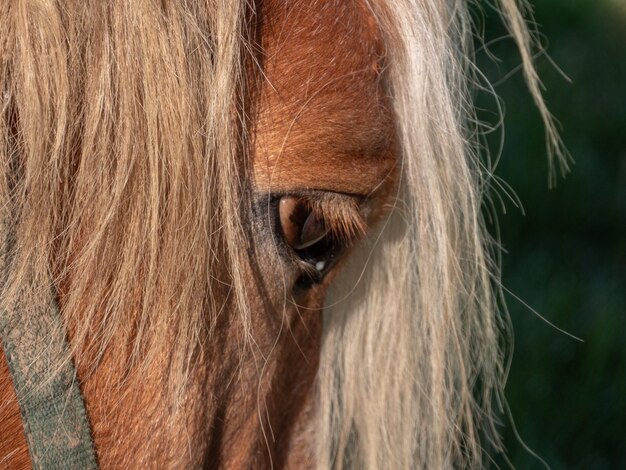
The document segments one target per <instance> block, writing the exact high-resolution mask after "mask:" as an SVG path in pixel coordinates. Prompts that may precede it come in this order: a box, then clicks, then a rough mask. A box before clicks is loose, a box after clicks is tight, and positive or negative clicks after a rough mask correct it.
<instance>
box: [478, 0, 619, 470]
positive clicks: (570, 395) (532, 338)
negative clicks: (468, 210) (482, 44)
mask: <svg viewBox="0 0 626 470" xmlns="http://www.w3.org/2000/svg"><path fill="white" fill-rule="evenodd" d="M532 1H533V3H534V16H535V19H536V21H537V24H538V30H539V31H540V33H541V35H542V42H543V44H544V46H546V49H547V51H548V54H549V56H550V57H551V58H552V59H553V60H554V61H555V62H556V64H558V66H559V67H560V68H561V69H562V70H563V71H564V72H565V74H567V76H569V78H570V79H571V81H572V83H568V81H567V80H565V79H564V78H563V77H562V76H561V74H560V73H559V72H558V71H557V69H556V68H555V67H554V66H553V65H552V64H551V63H550V61H549V60H547V59H546V57H538V58H537V65H538V69H539V74H540V76H541V77H542V80H543V82H544V85H545V87H546V90H545V97H546V100H547V103H548V106H549V108H550V109H551V111H552V113H553V114H554V115H555V116H556V118H557V119H558V120H559V122H560V123H561V126H562V137H563V140H564V142H565V145H566V146H567V148H568V150H569V152H570V154H571V156H572V158H573V160H574V161H575V163H574V164H573V165H572V167H571V172H570V174H569V175H567V177H566V178H565V179H563V178H559V180H558V183H557V186H556V188H555V189H549V188H548V164H547V158H546V150H545V140H544V132H543V128H542V125H541V120H540V117H539V114H538V112H537V110H536V108H535V107H534V106H533V104H532V100H531V98H530V95H529V93H528V91H527V90H526V88H525V86H524V83H523V79H522V76H521V73H515V74H513V75H512V76H511V77H510V78H508V79H506V80H504V81H502V82H501V83H499V84H497V86H496V92H497V93H498V94H499V95H500V96H501V97H502V99H503V101H504V104H505V107H506V110H505V113H506V115H505V121H504V131H505V138H506V140H505V145H504V149H503V154H502V159H501V161H500V163H499V165H498V167H497V170H496V172H495V174H496V175H497V176H499V177H501V178H502V179H503V180H505V181H506V182H508V183H509V184H510V185H511V187H512V188H513V190H514V191H515V193H516V194H517V195H518V196H519V198H520V200H521V202H522V204H523V207H524V212H525V215H523V214H522V211H520V210H519V209H517V208H516V207H515V205H514V204H513V203H512V202H511V201H510V200H506V199H505V207H506V213H503V210H502V209H501V208H499V209H498V218H499V226H500V230H501V235H500V238H501V241H502V244H503V247H504V249H505V250H506V253H504V254H503V259H502V268H503V284H504V286H505V288H506V289H509V290H510V291H511V292H513V293H514V294H515V295H516V296H519V297H520V298H521V299H523V300H524V302H526V303H527V304H528V305H530V306H531V307H532V308H534V309H535V310H537V311H538V312H539V313H541V315H543V316H545V317H546V318H547V319H548V320H549V321H550V322H552V323H554V324H556V325H558V326H559V327H560V328H562V329H564V330H566V331H568V332H570V333H572V334H573V335H576V336H578V337H580V338H582V339H583V340H584V343H580V342H578V341H575V340H573V339H571V338H570V337H568V336H566V335H564V334H562V333H560V332H559V331H557V330H556V329H554V328H553V327H551V326H549V325H548V324H546V323H545V322H544V321H543V320H541V319H540V318H538V317H537V316H535V315H534V314H533V313H532V312H531V311H530V310H529V309H528V308H526V307H525V306H524V305H522V304H521V303H520V302H519V301H518V300H516V299H515V298H514V297H513V296H511V295H508V294H507V295H506V300H507V305H508V308H509V312H510V315H511V319H512V323H513V328H514V335H515V347H514V354H513V360H512V366H511V371H510V375H509V379H508V382H507V387H506V396H507V398H508V402H509V405H510V408H511V412H512V415H513V418H514V421H515V424H516V426H517V429H518V431H519V434H520V436H521V438H522V439H523V441H524V442H525V443H526V444H527V445H528V446H529V447H530V448H531V449H533V451H535V452H536V453H537V454H539V455H540V456H541V457H542V458H543V459H544V460H545V461H546V462H547V463H548V464H549V465H550V467H551V468H553V469H620V468H626V307H625V306H626V0H532ZM481 17H482V19H481ZM476 20H477V22H478V23H479V24H482V25H484V27H485V35H486V37H487V41H489V40H495V42H493V43H492V44H491V45H490V46H489V50H490V51H491V52H492V53H493V54H495V56H497V57H498V58H499V59H500V62H495V63H494V62H493V61H490V60H489V59H488V56H487V54H486V53H485V51H484V49H483V50H480V51H479V52H478V61H479V65H480V66H481V68H482V69H483V70H484V71H485V72H486V74H487V77H488V78H489V79H490V81H492V82H494V83H497V82H498V81H501V79H502V78H503V77H506V76H507V74H508V73H509V72H511V71H513V70H514V69H515V68H516V66H517V65H518V64H519V63H520V59H519V56H518V54H517V53H516V50H515V47H514V45H513V43H512V41H511V40H510V39H503V40H498V38H500V37H501V36H503V35H505V34H506V32H505V30H504V28H503V27H502V24H501V22H500V20H499V18H498V16H497V14H495V13H494V12H493V11H492V10H490V9H489V7H483V13H482V14H478V12H477V15H476ZM477 102H478V104H479V106H480V107H481V108H483V111H481V113H480V115H479V116H480V118H481V120H488V121H490V122H492V123H493V122H494V113H493V110H494V105H493V99H489V97H488V96H487V95H486V94H479V96H478V97H477ZM500 131H501V129H500V130H499V131H498V132H495V133H493V134H492V135H490V136H489V138H488V142H489V147H490V148H491V152H492V153H494V154H495V153H497V152H498V142H499V138H500ZM499 192H500V193H501V194H502V191H499ZM490 229H491V231H492V232H494V226H493V225H492V226H491V227H490ZM503 433H504V436H505V445H506V447H507V449H508V456H509V459H510V460H511V462H512V464H513V465H514V466H515V467H516V468H519V469H526V468H542V467H543V465H542V464H541V462H539V461H538V460H537V459H535V458H534V457H533V456H532V455H531V454H530V453H529V452H528V451H526V450H525V449H524V447H523V445H522V444H520V442H519V441H518V440H517V439H516V438H515V436H514V432H513V429H512V426H511V424H510V422H507V423H503ZM496 463H497V465H498V466H500V467H501V468H507V467H508V465H507V464H506V462H505V461H504V460H503V459H502V458H497V459H496ZM494 468H495V466H494Z"/></svg>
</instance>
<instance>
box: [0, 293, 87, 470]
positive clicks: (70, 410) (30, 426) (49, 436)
mask: <svg viewBox="0 0 626 470" xmlns="http://www.w3.org/2000/svg"><path fill="white" fill-rule="evenodd" d="M31 299H32V297H31ZM17 304H18V305H16V306H15V307H16V308H15V309H13V311H12V312H8V313H7V312H4V313H3V314H2V315H0V327H1V331H0V333H1V334H2V344H3V348H4V352H5V355H6V358H7V361H8V364H9V370H10V371H11V376H12V378H13V385H14V387H15V391H16V393H17V397H18V402H19V406H20V411H21V414H22V421H23V425H24V431H25V435H26V439H27V441H28V448H29V453H30V458H31V462H32V465H33V468H34V469H46V470H48V469H95V468H97V463H96V457H95V452H94V449H93V443H92V440H91V430H90V427H89V421H88V418H87V414H86V412H85V405H84V402H83V397H82V394H81V392H80V388H79V386H78V383H77V377H76V371H75V369H74V365H73V363H72V362H71V360H67V361H64V362H63V365H62V366H61V367H60V368H59V369H58V370H57V371H56V373H55V372H54V371H53V370H52V369H51V366H52V364H54V363H55V359H58V358H59V357H68V356H67V352H68V344H67V342H66V340H65V336H64V332H63V329H62V328H61V320H60V318H59V313H58V309H57V308H56V305H55V302H54V301H53V300H52V296H50V299H49V300H48V302H43V303H42V304H41V305H40V306H33V305H31V306H30V308H29V306H27V305H19V304H20V302H17ZM51 333H53V334H52V335H51ZM64 355H65V356H64Z"/></svg>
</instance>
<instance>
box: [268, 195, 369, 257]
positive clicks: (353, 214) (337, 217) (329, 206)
mask: <svg viewBox="0 0 626 470" xmlns="http://www.w3.org/2000/svg"><path fill="white" fill-rule="evenodd" d="M277 197H279V198H280V199H279V215H280V213H281V212H282V215H281V217H285V212H287V211H290V210H291V211H295V209H296V205H297V204H300V205H302V206H304V207H305V212H306V217H304V216H303V215H302V214H299V215H298V214H297V215H296V217H295V219H293V220H294V223H296V224H298V223H299V224H300V228H301V231H299V232H298V233H297V234H296V233H292V232H290V231H287V232H286V233H285V231H284V230H283V235H284V236H285V238H286V241H287V242H288V243H289V244H290V245H291V246H292V247H294V246H297V245H299V243H300V238H299V236H300V234H301V233H302V231H303V229H304V225H305V224H306V223H307V222H308V221H309V220H311V222H312V223H313V222H314V221H316V220H317V221H321V223H322V224H323V226H324V228H325V229H326V230H323V231H324V235H322V236H320V237H317V240H316V241H319V240H321V239H322V238H323V237H324V236H332V237H333V238H334V239H335V240H337V241H338V242H340V243H341V244H342V245H343V246H350V245H352V244H353V243H354V242H355V241H356V240H358V239H360V238H362V237H363V236H364V235H365V234H366V233H367V221H366V216H367V212H368V211H367V210H366V204H365V203H364V202H365V201H364V198H359V197H356V196H352V195H346V194H341V193H333V192H328V191H307V192H305V193H301V194H285V195H278V196H277ZM309 214H311V215H312V216H313V219H309V218H308V217H309ZM320 231H321V230H320ZM312 244H313V243H307V244H306V246H310V245H312ZM301 248H305V246H303V247H301ZM297 249H300V248H297Z"/></svg>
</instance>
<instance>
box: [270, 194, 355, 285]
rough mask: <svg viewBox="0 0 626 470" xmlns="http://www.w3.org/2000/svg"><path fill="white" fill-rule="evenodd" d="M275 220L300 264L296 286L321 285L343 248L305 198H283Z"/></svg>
mask: <svg viewBox="0 0 626 470" xmlns="http://www.w3.org/2000/svg"><path fill="white" fill-rule="evenodd" d="M278 218H279V221H280V228H281V231H282V235H283V238H284V240H285V243H287V245H289V246H290V247H291V248H292V249H293V252H294V253H295V255H296V257H297V258H298V259H299V261H301V263H300V268H301V269H302V275H301V276H300V277H299V278H298V280H297V281H296V286H297V287H298V288H300V289H308V288H310V287H312V286H313V285H314V284H316V283H319V282H321V281H322V279H323V277H324V275H325V274H326V273H327V272H328V271H329V269H330V268H331V266H332V265H333V264H334V261H335V260H336V259H337V257H338V255H339V253H340V252H341V250H342V248H343V244H342V243H341V242H340V241H339V240H337V239H336V237H334V236H333V234H332V231H331V229H330V228H329V227H328V224H327V223H326V222H325V221H324V219H323V217H321V216H320V215H319V213H318V212H316V211H315V210H313V208H312V207H311V202H310V201H309V200H308V199H306V198H300V197H297V196H283V197H282V198H281V199H280V201H279V203H278Z"/></svg>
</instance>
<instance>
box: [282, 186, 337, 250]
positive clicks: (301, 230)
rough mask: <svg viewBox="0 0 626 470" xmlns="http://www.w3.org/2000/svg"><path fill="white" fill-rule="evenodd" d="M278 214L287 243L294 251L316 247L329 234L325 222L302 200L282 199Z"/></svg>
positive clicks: (294, 198) (288, 197) (290, 197)
mask: <svg viewBox="0 0 626 470" xmlns="http://www.w3.org/2000/svg"><path fill="white" fill-rule="evenodd" d="M278 214H279V218H280V226H281V228H282V231H283V235H284V237H285V241H286V242H287V244H288V245H289V246H291V247H292V248H293V249H294V250H304V249H305V248H309V247H311V246H313V245H315V244H316V243H317V242H319V241H320V240H322V239H323V238H324V237H325V236H326V235H327V234H328V232H329V229H328V228H326V226H325V224H324V221H323V220H321V219H320V218H319V217H318V215H317V214H315V213H314V212H313V211H312V210H311V208H310V207H309V206H308V205H307V204H306V202H305V201H304V200H302V199H301V198H298V197H294V196H285V197H283V198H281V200H280V202H279V204H278Z"/></svg>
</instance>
